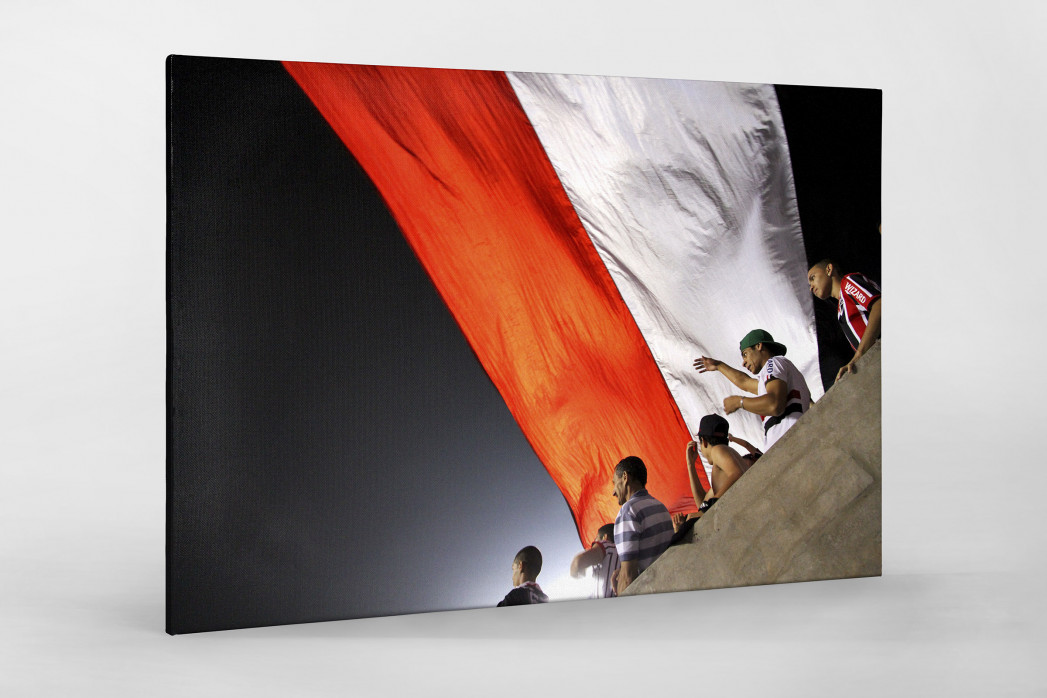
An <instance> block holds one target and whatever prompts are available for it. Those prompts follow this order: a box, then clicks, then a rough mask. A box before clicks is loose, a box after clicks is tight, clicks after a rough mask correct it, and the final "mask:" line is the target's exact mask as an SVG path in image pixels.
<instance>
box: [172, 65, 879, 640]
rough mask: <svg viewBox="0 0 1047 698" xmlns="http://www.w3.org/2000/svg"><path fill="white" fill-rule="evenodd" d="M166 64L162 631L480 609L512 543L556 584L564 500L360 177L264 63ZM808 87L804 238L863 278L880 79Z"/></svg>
mask: <svg viewBox="0 0 1047 698" xmlns="http://www.w3.org/2000/svg"><path fill="white" fill-rule="evenodd" d="M168 69H169V78H170V81H171V83H170V84H171V87H172V91H171V93H170V104H171V106H172V108H171V109H170V111H169V129H170V131H169V137H170V145H171V150H170V152H169V173H170V183H169V187H170V190H169V201H170V215H169V252H168V254H169V259H168V298H169V309H168V311H169V312H168V317H169V349H168V351H169V357H168V359H169V369H168V370H169V376H168V391H169V417H168V420H169V423H168V427H169V433H170V436H169V439H168V441H169V445H168V460H169V463H168V468H169V470H168V477H169V480H168V513H169V522H168V630H169V631H170V632H194V631H200V630H216V629H223V628H235V627H246V626H256V625H273V624H282V623H293V622H305V621H317V620H334V619H341V618H352V617H360V616H375V615H387V614H396V613H409V612H417V611H425V610H444V609H454V608H471V607H477V606H493V605H494V604H495V603H496V602H497V601H498V600H499V599H500V598H501V597H502V596H503V595H504V594H505V593H506V592H507V591H508V590H509V588H510V581H509V568H510V563H511V561H512V557H513V555H514V554H515V552H516V551H517V550H518V549H519V548H521V547H523V546H524V545H528V544H534V545H537V546H538V547H539V548H540V549H541V550H542V551H543V553H544V554H545V557H546V564H545V569H544V571H543V573H542V575H541V577H540V578H539V581H540V582H541V583H543V586H546V587H547V591H549V590H555V587H556V585H554V584H552V582H553V580H555V579H556V578H558V577H562V576H563V575H564V574H565V573H566V566H567V563H568V562H569V559H570V556H571V555H573V554H574V553H575V552H577V551H578V550H579V549H580V548H579V547H578V539H577V533H576V529H575V527H574V523H573V520H572V518H571V516H570V512H569V510H568V508H567V505H566V503H565V502H564V500H563V498H562V496H561V495H560V493H559V491H558V489H557V488H556V486H555V484H554V483H553V481H552V479H551V478H550V477H549V476H548V474H547V473H546V472H545V470H544V468H543V467H542V465H541V464H540V463H539V461H538V460H537V458H536V457H535V456H534V453H533V452H532V450H531V448H530V446H529V445H528V443H527V441H526V439H525V438H524V437H523V435H522V433H521V432H520V430H519V428H518V427H517V426H516V423H515V422H514V420H513V419H512V417H511V416H510V414H509V412H508V410H507V409H506V407H505V405H504V403H503V402H502V400H501V397H500V396H499V395H498V393H497V391H496V390H495V389H494V387H493V385H492V384H491V382H490V381H489V379H488V378H487V376H486V374H485V373H484V371H483V369H482V368H481V366H480V365H479V363H478V362H477V360H476V358H475V356H474V355H473V353H472V351H471V350H470V348H469V346H468V345H467V343H466V342H465V340H464V338H463V337H462V335H461V333H460V331H459V330H458V327H457V325H456V324H455V322H454V320H453V319H452V318H451V316H450V314H449V313H448V311H447V309H446V307H445V306H444V304H443V302H442V301H441V300H440V298H439V297H438V295H437V294H436V292H435V290H434V289H433V287H432V286H431V284H430V282H429V280H428V278H427V277H426V275H425V273H424V271H423V270H422V268H421V266H420V265H419V264H418V262H417V260H416V259H415V257H414V255H413V253H412V252H411V250H410V248H409V247H408V245H407V243H406V242H405V241H404V239H403V237H402V236H401V234H400V232H399V230H398V228H397V226H396V224H395V223H394V221H393V220H392V218H391V217H390V215H389V213H388V211H387V210H386V208H385V206H384V204H383V202H382V200H381V198H380V197H379V195H378V194H377V192H376V191H375V190H374V188H373V186H372V185H371V183H370V181H369V179H368V178H367V176H366V175H365V174H364V173H363V171H362V170H361V169H360V168H359V166H358V165H357V164H356V162H355V161H354V159H353V158H352V156H351V155H350V154H349V152H348V151H347V150H346V149H345V147H344V146H343V145H342V143H341V142H340V141H339V140H338V138H337V137H336V136H335V135H334V133H333V132H332V131H331V129H330V128H329V127H328V126H327V124H326V122H324V121H323V119H322V118H321V117H320V116H319V114H318V113H317V111H316V110H315V108H314V107H313V106H312V104H311V103H310V102H309V101H308V100H307V99H306V97H305V96H304V94H303V93H302V92H301V91H300V89H299V88H298V87H297V85H296V84H295V83H294V82H293V80H291V78H290V77H289V76H288V75H287V74H286V73H285V72H284V70H283V68H282V67H281V66H280V64H279V63H274V62H265V61H238V60H237V61H234V60H226V59H195V58H185V57H173V58H172V59H170V61H169V66H168ZM812 90H813V92H812ZM818 90H819V88H800V87H779V98H780V101H781V104H782V109H783V114H784V116H785V119H786V127H787V133H788V137H789V142H790V150H791V151H792V157H793V164H794V172H795V177H796V186H797V195H798V198H799V202H800V215H801V222H802V224H803V226H804V232H805V240H806V244H807V247H808V250H807V252H808V257H809V258H812V260H813V259H817V258H820V257H823V256H827V255H832V256H837V257H840V258H841V261H842V263H843V264H844V265H845V266H846V267H854V268H860V269H861V270H862V271H865V272H867V273H869V274H870V275H872V276H873V277H874V278H879V274H880V256H879V235H878V234H877V233H876V224H877V223H878V222H879V148H880V141H879V126H880V111H879V109H880V96H879V93H878V92H872V91H868V90H855V91H846V90H827V91H822V92H819V91H818ZM859 93H860V94H859ZM826 105H831V108H827V106H826ZM870 105H874V107H875V108H874V109H872V108H871V106H870ZM870 111H874V112H875V113H874V114H872V115H871V116H870ZM855 129H859V130H860V131H861V133H859V137H858V138H856V137H855V134H854V131H855ZM862 133H864V134H865V135H864V137H862ZM870 138H874V139H875V143H874V145H873V144H869V145H867V146H864V150H862V151H861V152H858V151H857V148H856V146H854V144H855V143H856V142H859V141H860V142H867V141H869V139H870ZM841 144H844V145H845V146H846V147H843V146H841ZM826 158H829V159H828V160H827V159H826ZM827 162H831V163H832V168H831V169H832V171H831V172H829V171H828V168H826V167H825V166H824V165H825V164H826V163H827ZM847 173H853V177H852V178H850V179H847ZM860 176H864V177H865V179H858V177H860ZM873 185H875V193H873V192H872V191H871V188H872V187H873ZM841 212H842V213H841ZM870 226H871V228H870ZM808 228H810V232H809V231H808ZM870 230H871V234H870ZM849 270H850V269H849ZM816 305H818V304H816ZM820 312H824V311H820ZM829 317H830V318H832V317H833V314H832V313H830V314H829ZM833 322H835V321H834V320H833ZM823 324H824V323H823V322H822V317H821V315H819V329H820V332H821V331H822V330H823ZM832 329H834V328H832V327H828V329H826V332H827V333H829V334H827V335H826V338H825V339H823V340H821V341H822V344H823V346H828V345H827V344H826V343H831V342H833V341H838V339H839V338H836V339H835V340H834V339H833V338H832V336H831V331H832ZM825 353H826V354H827V355H829V352H825ZM831 361H832V360H830V362H831ZM824 369H825V366H824V362H823V373H824Z"/></svg>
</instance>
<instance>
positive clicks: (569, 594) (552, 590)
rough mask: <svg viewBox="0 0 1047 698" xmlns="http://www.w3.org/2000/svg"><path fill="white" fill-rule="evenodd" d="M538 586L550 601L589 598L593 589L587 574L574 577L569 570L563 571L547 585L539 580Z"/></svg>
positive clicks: (590, 578)
mask: <svg viewBox="0 0 1047 698" xmlns="http://www.w3.org/2000/svg"><path fill="white" fill-rule="evenodd" d="M538 586H540V587H542V591H544V592H545V594H546V596H548V597H549V600H550V601H571V600H574V599H587V598H589V595H590V594H591V593H592V591H593V580H592V577H589V576H588V575H586V576H585V577H582V578H581V579H575V578H574V577H572V576H571V574H570V573H569V572H565V573H564V574H562V575H560V576H559V577H557V578H555V579H554V580H552V581H551V582H549V584H548V585H546V584H545V583H544V582H542V581H541V580H539V582H538Z"/></svg>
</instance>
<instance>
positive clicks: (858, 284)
mask: <svg viewBox="0 0 1047 698" xmlns="http://www.w3.org/2000/svg"><path fill="white" fill-rule="evenodd" d="M807 283H808V284H809V285H810V287H811V293H813V294H814V297H815V298H818V299H819V300H823V301H827V300H829V299H830V298H832V299H834V300H835V301H836V321H837V322H839V323H840V329H842V330H843V336H844V337H846V338H847V341H848V342H849V343H850V345H851V348H852V349H854V357H853V358H852V359H851V360H850V361H848V362H847V364H846V365H845V366H844V367H843V368H841V369H840V370H839V372H837V374H836V380H840V379H841V378H843V377H844V376H845V375H847V374H848V373H853V372H854V362H855V361H857V360H858V359H859V358H860V357H861V355H862V354H864V353H865V352H866V351H868V350H869V347H871V346H872V345H873V344H875V343H876V340H877V339H879V338H880V313H881V312H882V308H883V301H882V300H880V287H879V285H877V283H876V282H875V281H873V280H872V279H870V278H868V277H866V276H865V275H864V274H858V273H854V274H847V275H841V274H840V271H839V268H838V267H837V265H836V264H834V263H833V261H832V260H831V259H823V260H822V261H820V262H818V263H817V264H815V265H814V266H813V267H811V268H810V270H809V271H808V272H807Z"/></svg>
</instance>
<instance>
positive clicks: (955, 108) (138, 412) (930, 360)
mask: <svg viewBox="0 0 1047 698" xmlns="http://www.w3.org/2000/svg"><path fill="white" fill-rule="evenodd" d="M1045 8H1047V5H1043V4H1040V3H1035V2H1014V3H974V2H952V3H946V2H928V3H915V2H889V1H885V0H879V1H877V2H866V3H850V4H848V5H847V6H846V8H843V7H840V6H838V4H836V3H827V2H814V1H810V2H751V3H729V2H718V3H684V2H665V1H663V0H653V1H652V2H648V3H647V4H645V5H642V4H641V3H635V2H623V1H621V0H602V1H601V2H596V1H593V0H586V1H584V2H574V3H569V2H563V0H560V1H558V2H549V1H548V0H540V1H537V2H530V3H524V2H517V3H511V2H505V1H504V0H497V1H495V0H447V1H443V2H439V3H426V2H422V1H414V2H412V1H410V0H386V1H385V2H375V1H374V0H368V2H366V3H362V2H335V1H330V2H324V1H321V0H302V1H300V2H296V3H294V4H292V3H289V2H280V3H278V2H271V1H270V2H265V1H262V0H256V1H254V2H215V1H207V2H203V1H192V2H171V3H164V4H160V3H155V4H152V3H142V2H115V1H108V2H106V1H98V2H92V3H73V2H25V1H21V0H5V2H3V4H2V5H0V76H2V83H0V85H2V87H0V94H2V99H0V236H2V238H0V239H2V247H0V285H2V286H0V309H2V310H0V319H2V325H0V477H2V480H0V694H4V695H105V696H114V695H182V696H185V695H200V696H209V695H222V696H227V695H273V696H283V695H328V694H332V695H333V694H347V695H365V696H366V695H376V696H379V695H415V694H421V693H425V694H428V695H433V694H435V695H437V696H445V695H446V696H458V695H463V696H474V695H475V696H485V695H492V694H501V695H531V694H535V695H566V694H568V693H578V692H582V693H586V692H591V693H593V694H595V695H612V694H614V693H617V692H621V693H624V692H626V691H629V692H632V691H634V690H638V689H640V688H641V685H637V684H636V681H637V678H640V677H642V687H643V688H644V689H646V690H647V692H649V693H663V694H664V693H669V692H672V693H676V694H680V695H683V694H685V693H686V694H688V695H698V694H708V695H753V696H771V695H773V696H792V695H796V696H810V695H852V696H853V695H869V696H882V695H884V694H896V695H924V694H928V695H931V694H940V695H950V696H956V695H972V696H975V695H978V696H981V695H1045V694H1047V670H1045V669H1044V667H1043V663H1042V659H1041V658H1042V657H1043V656H1045V655H1047V631H1045V629H1044V628H1045V621H1047V602H1045V600H1044V593H1043V589H1044V586H1045V584H1044V575H1045V574H1047V555H1045V554H1044V550H1045V548H1047V525H1045V524H1044V512H1043V507H1042V505H1041V498H1042V494H1043V492H1044V490H1045V486H1047V465H1045V462H1047V457H1044V456H1043V455H1042V454H1041V450H1042V442H1041V441H1040V439H1039V435H1040V434H1041V433H1042V426H1041V422H1042V420H1043V416H1042V415H1041V414H1039V409H1038V408H1039V403H1038V400H1039V399H1041V398H1040V396H1041V395H1042V394H1043V392H1044V389H1045V387H1047V386H1045V383H1047V381H1045V379H1044V372H1043V369H1042V367H1041V361H1042V357H1041V355H1042V347H1043V345H1044V342H1043V339H1044V336H1045V333H1044V330H1043V326H1042V321H1041V315H1042V313H1041V312H1040V307H1039V300H1040V295H1041V291H1040V286H1041V284H1042V283H1043V272H1042V271H1041V267H1042V261H1041V260H1042V258H1043V256H1044V252H1045V243H1044V237H1043V224H1042V215H1041V214H1040V209H1041V200H1042V196H1043V192H1044V191H1047V174H1045V168H1044V163H1045V162H1047V148H1045V146H1044V139H1043V131H1044V127H1043V121H1044V115H1045V113H1047V81H1045V80H1044V78H1043V69H1044V63H1045V60H1044V59H1045V58H1047V51H1045V49H1044V48H1043V43H1044V42H1043V34H1044V30H1045V29H1047V21H1045V20H1047V9H1045ZM169 53H181V54H192V55H207V56H231V57H245V58H269V59H293V60H315V61H333V62H342V63H373V64H395V65H422V66H439V67H448V68H488V69H504V70H523V71H544V72H568V73H595V74H610V75H632V76H651V77H680V78H694V79H707V80H736V81H747V82H770V83H790V84H815V85H835V86H851V87H874V88H880V89H882V90H883V91H884V102H883V103H884V124H883V126H884V158H883V228H884V233H883V249H884V273H883V286H884V288H885V290H886V303H887V310H886V318H887V319H886V325H887V328H886V332H887V340H886V341H887V346H886V347H885V349H884V352H883V357H884V374H885V383H884V427H883V437H884V466H885V467H884V471H885V495H884V521H883V539H884V576H883V578H881V579H869V580H848V581H840V582H826V583H817V584H799V585H789V586H780V587H764V588H754V589H737V590H723V591H713V592H700V593H691V594H674V595H662V596H657V597H647V598H639V599H622V600H618V601H614V602H604V603H599V604H586V603H570V604H557V605H553V606H549V607H543V608H527V609H509V610H508V611H505V612H495V611H493V610H482V611H470V612H460V613H439V614H426V615H417V616H405V617H399V618H384V619H372V620H362V621H345V622H335V623H324V624H315V625H304V626H286V627H279V628H267V629H255V630H245V631H234V632H225V633H212V634H204V635H190V636H180V637H175V638H171V637H168V636H166V635H164V633H163V625H164V607H163V604H164V454H165V451H164V438H165V426H164V371H165V368H164V367H165V363H164V361H165V360H164V352H165V315H164V312H165V307H164V244H165V237H164V236H165V179H164V173H165V170H164V142H165V141H164V121H165V113H164V104H165V102H164V58H165V56H166V55H167V54H169ZM638 637H647V638H649V640H648V641H644V642H642V643H639V642H638V641H636V640H635V638H638ZM609 681H619V682H620V684H619V686H618V687H617V688H616V689H614V690H609V689H607V688H606V686H607V685H608V682H609ZM590 687H591V688H590Z"/></svg>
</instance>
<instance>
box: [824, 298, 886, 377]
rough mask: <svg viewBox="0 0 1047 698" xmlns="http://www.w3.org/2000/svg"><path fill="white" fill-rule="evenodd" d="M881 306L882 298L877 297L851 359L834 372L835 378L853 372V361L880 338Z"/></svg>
mask: <svg viewBox="0 0 1047 698" xmlns="http://www.w3.org/2000/svg"><path fill="white" fill-rule="evenodd" d="M882 306H883V298H879V299H877V300H876V301H875V302H874V303H873V307H872V309H871V310H869V324H868V325H866V327H865V334H863V335H862V341H860V342H859V343H858V348H857V349H855V350H854V356H853V357H852V358H851V360H850V361H848V362H847V363H846V365H844V366H843V367H842V368H841V369H840V370H839V371H838V372H837V373H836V380H840V379H841V378H843V377H844V376H845V375H847V374H848V373H854V362H855V361H857V360H858V359H860V358H861V356H862V354H864V353H865V352H867V351H869V347H871V346H872V345H873V344H875V343H876V340H877V339H879V338H880V312H881V308H882ZM834 382H835V381H834Z"/></svg>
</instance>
